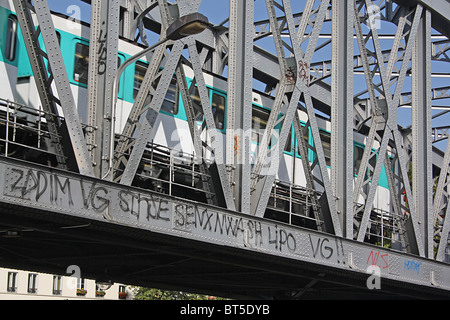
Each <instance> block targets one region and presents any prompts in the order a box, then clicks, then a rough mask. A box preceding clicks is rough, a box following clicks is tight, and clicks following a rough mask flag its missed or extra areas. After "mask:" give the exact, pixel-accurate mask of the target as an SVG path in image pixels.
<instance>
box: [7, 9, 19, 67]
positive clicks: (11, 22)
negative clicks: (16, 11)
mask: <svg viewBox="0 0 450 320" xmlns="http://www.w3.org/2000/svg"><path fill="white" fill-rule="evenodd" d="M6 32H7V33H6V47H5V58H6V59H8V60H9V61H13V60H14V59H15V57H16V46H17V18H16V17H15V16H13V15H10V16H9V17H8V25H7V31H6Z"/></svg>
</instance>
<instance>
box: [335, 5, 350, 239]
mask: <svg viewBox="0 0 450 320" xmlns="http://www.w3.org/2000/svg"><path fill="white" fill-rule="evenodd" d="M332 6H333V21H332V23H333V36H332V72H331V83H332V88H331V96H332V104H331V125H332V129H331V159H332V161H331V181H332V183H331V184H332V187H333V194H334V197H335V198H336V209H337V213H338V214H339V217H340V221H341V226H342V229H343V234H344V237H347V238H348V239H353V214H352V212H353V104H354V102H353V70H352V69H353V22H354V15H355V10H354V3H353V0H334V1H333V2H332Z"/></svg>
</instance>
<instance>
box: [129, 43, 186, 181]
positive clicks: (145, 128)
mask: <svg viewBox="0 0 450 320" xmlns="http://www.w3.org/2000/svg"><path fill="white" fill-rule="evenodd" d="M183 49H184V43H182V42H181V41H176V42H175V43H174V45H173V48H172V51H171V54H170V56H169V59H168V61H167V63H166V65H165V69H164V70H163V73H162V76H161V79H160V80H159V83H158V86H157V88H156V93H155V95H154V97H153V99H152V101H151V103H150V105H149V106H148V108H147V110H146V111H145V115H144V116H143V117H141V120H140V122H141V128H140V130H139V134H138V136H137V138H136V139H135V141H134V144H133V150H132V152H131V155H130V157H129V159H128V161H127V163H126V166H125V170H124V172H123V175H122V178H121V180H120V183H121V184H124V185H131V183H132V182H133V179H134V177H135V174H136V172H137V169H138V166H139V163H140V161H141V158H142V155H143V153H144V150H145V147H146V145H147V143H148V142H149V141H151V140H152V136H154V134H155V133H156V132H155V130H154V125H155V122H156V119H157V117H158V115H159V111H160V109H161V105H162V103H163V101H164V97H165V96H166V93H167V90H168V88H169V84H170V82H171V80H172V78H173V74H174V73H175V71H176V68H177V66H178V62H179V60H180V56H181V53H182V51H183Z"/></svg>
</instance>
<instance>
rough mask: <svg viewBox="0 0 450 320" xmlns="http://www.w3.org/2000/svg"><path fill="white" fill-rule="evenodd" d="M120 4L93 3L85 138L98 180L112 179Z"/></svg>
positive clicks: (97, 0) (96, 0) (95, 1)
mask: <svg viewBox="0 0 450 320" xmlns="http://www.w3.org/2000/svg"><path fill="white" fill-rule="evenodd" d="M119 8H120V1H118V0H113V1H101V0H93V1H92V3H91V34H90V45H89V82H88V103H87V124H88V125H89V126H90V127H91V128H95V129H92V130H91V131H90V132H88V134H87V135H86V139H87V141H88V143H89V144H90V145H92V146H93V148H92V149H91V159H92V162H93V163H94V173H95V175H96V176H97V177H105V178H106V176H109V177H110V178H111V177H112V174H111V173H112V172H111V171H112V170H111V169H110V168H111V165H110V162H111V161H112V156H111V150H112V149H113V148H114V145H112V143H111V141H113V135H114V127H113V126H114V119H113V117H114V112H113V102H114V101H115V97H113V93H112V92H111V91H112V90H111V88H112V87H113V85H112V84H113V82H114V76H115V75H116V72H117V64H118V44H119Z"/></svg>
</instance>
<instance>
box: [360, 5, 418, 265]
mask: <svg viewBox="0 0 450 320" xmlns="http://www.w3.org/2000/svg"><path fill="white" fill-rule="evenodd" d="M371 5H373V3H372V2H371V1H366V7H370V6H371ZM422 10H423V8H422V7H421V6H417V8H416V9H415V10H412V11H410V12H406V11H404V12H403V19H406V17H407V16H413V18H412V24H411V30H410V32H408V33H409V38H408V42H407V48H406V50H405V55H404V58H403V62H402V66H401V70H400V76H399V78H398V80H397V84H396V88H395V93H394V95H392V94H391V92H390V79H391V77H390V73H391V72H392V70H393V65H394V62H395V59H397V57H396V55H392V56H391V61H390V62H389V63H388V66H387V67H386V66H385V64H384V63H382V61H384V58H383V55H382V51H381V46H380V41H379V38H378V31H377V29H376V26H375V25H370V28H371V31H372V37H371V38H372V41H373V46H374V48H375V54H376V56H377V59H378V61H379V63H378V70H379V71H380V74H381V79H382V89H383V91H382V92H383V96H384V98H385V99H386V104H387V127H386V129H385V130H384V132H383V137H382V141H381V146H380V148H379V149H378V158H377V160H376V165H375V168H374V170H373V171H374V172H373V178H372V182H371V185H370V188H369V192H368V196H367V199H366V202H365V207H364V213H363V217H362V221H361V226H360V229H359V233H358V241H363V240H364V238H365V235H366V229H367V225H368V219H369V215H370V212H371V210H372V206H373V200H374V196H375V192H376V189H377V186H378V181H379V177H380V173H381V167H382V164H383V162H384V161H385V159H384V158H385V155H386V152H387V147H388V143H389V140H390V139H392V140H393V141H394V146H395V150H396V152H397V156H398V160H399V161H398V165H399V168H400V175H399V177H401V181H400V184H402V185H403V188H404V190H405V194H406V198H407V200H408V204H409V212H410V217H409V219H408V221H407V222H406V223H407V225H408V226H409V232H408V237H409V239H410V241H409V246H410V247H411V250H412V251H413V252H415V253H418V254H419V255H421V256H422V255H423V246H422V239H421V234H420V231H419V230H418V217H417V216H416V210H415V206H414V203H413V201H412V195H411V188H410V185H409V179H408V171H407V168H406V162H405V160H406V159H405V156H406V155H405V150H404V148H403V141H402V139H401V135H400V133H399V130H398V125H397V109H398V105H399V102H400V95H401V91H402V88H403V85H404V82H405V76H406V72H407V69H408V65H409V60H410V59H411V56H412V49H413V48H414V46H415V37H416V34H417V29H418V25H419V21H420V18H421V14H422ZM403 33H404V31H403V28H399V29H398V30H397V41H396V42H397V43H399V42H400V41H399V39H400V36H402V35H403ZM394 50H395V49H394ZM362 165H367V163H363V164H362ZM359 172H360V174H361V168H360V171H359Z"/></svg>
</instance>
